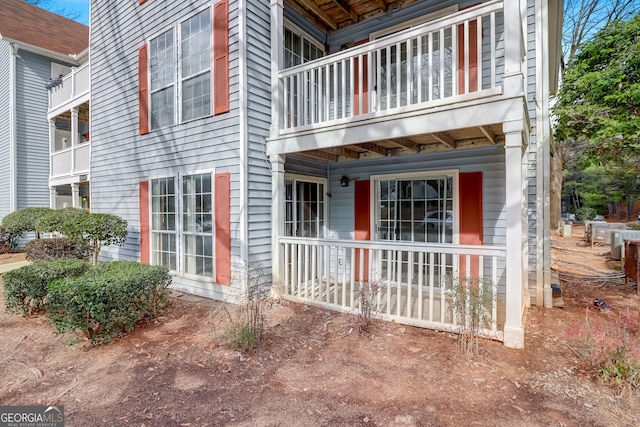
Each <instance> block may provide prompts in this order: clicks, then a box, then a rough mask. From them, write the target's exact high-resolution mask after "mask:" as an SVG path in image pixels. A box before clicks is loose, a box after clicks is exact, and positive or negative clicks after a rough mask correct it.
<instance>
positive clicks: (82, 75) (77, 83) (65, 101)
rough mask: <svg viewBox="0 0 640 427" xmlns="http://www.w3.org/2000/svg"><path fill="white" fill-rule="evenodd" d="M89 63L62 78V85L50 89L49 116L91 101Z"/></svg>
mask: <svg viewBox="0 0 640 427" xmlns="http://www.w3.org/2000/svg"><path fill="white" fill-rule="evenodd" d="M90 82H91V75H90V64H89V62H86V63H84V64H83V65H81V66H80V67H78V68H73V69H72V70H71V73H69V74H67V75H66V76H63V77H61V81H60V84H58V85H55V86H53V87H52V88H51V89H49V115H57V114H58V113H59V112H60V111H63V110H67V109H70V108H72V107H74V106H77V105H80V104H82V103H84V102H87V101H88V100H89V89H90V87H91V83H90Z"/></svg>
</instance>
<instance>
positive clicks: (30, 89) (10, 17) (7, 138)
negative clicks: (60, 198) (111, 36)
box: [0, 0, 89, 219]
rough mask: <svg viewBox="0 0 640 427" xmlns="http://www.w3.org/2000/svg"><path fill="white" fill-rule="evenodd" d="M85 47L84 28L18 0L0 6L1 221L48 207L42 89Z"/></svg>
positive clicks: (72, 63) (45, 104) (73, 63)
mask: <svg viewBox="0 0 640 427" xmlns="http://www.w3.org/2000/svg"><path fill="white" fill-rule="evenodd" d="M88 46H89V28H88V27H87V26H85V25H82V24H79V23H77V22H75V21H71V20H69V19H66V18H63V17H61V16H58V15H56V14H53V13H51V12H48V11H46V10H43V9H40V8H38V7H36V6H33V5H31V4H28V3H26V2H24V1H22V0H2V6H1V7H0V219H2V217H4V216H5V215H7V214H8V213H11V212H13V211H15V210H18V209H22V208H26V207H30V206H49V204H50V202H49V201H50V190H49V185H48V180H49V160H50V159H49V130H50V126H49V123H48V120H47V109H48V102H49V98H48V93H47V87H46V85H48V84H50V83H51V81H52V80H53V79H55V78H57V77H59V76H60V75H61V74H66V73H68V72H69V71H70V70H71V67H75V66H77V65H78V64H79V61H80V60H81V55H82V52H83V51H85V50H86V49H87V47H88Z"/></svg>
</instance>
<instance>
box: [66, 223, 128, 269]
mask: <svg viewBox="0 0 640 427" xmlns="http://www.w3.org/2000/svg"><path fill="white" fill-rule="evenodd" d="M62 232H63V233H64V234H65V235H66V236H68V237H71V238H72V239H84V240H88V241H89V242H90V243H91V250H92V252H93V263H94V264H97V263H98V254H99V253H100V248H101V247H102V246H109V245H114V244H115V245H124V242H125V240H126V238H127V233H128V231H127V221H125V220H124V219H122V218H120V217H119V216H117V215H111V214H101V213H87V214H85V215H77V216H74V217H73V220H72V221H64V224H63V227H62Z"/></svg>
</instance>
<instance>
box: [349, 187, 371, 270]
mask: <svg viewBox="0 0 640 427" xmlns="http://www.w3.org/2000/svg"><path fill="white" fill-rule="evenodd" d="M353 194H354V200H353V205H354V212H353V214H354V215H353V216H354V228H353V229H354V233H353V239H354V240H371V215H370V212H369V209H370V206H371V203H370V202H371V199H370V197H371V192H370V182H369V181H368V180H367V181H355V188H354V191H353ZM368 265H369V253H368V251H364V277H362V278H360V251H359V250H356V259H355V263H354V264H353V266H354V268H355V279H356V280H357V281H359V280H362V281H365V282H366V281H368V280H369V274H368V273H369V272H368V271H367V270H368Z"/></svg>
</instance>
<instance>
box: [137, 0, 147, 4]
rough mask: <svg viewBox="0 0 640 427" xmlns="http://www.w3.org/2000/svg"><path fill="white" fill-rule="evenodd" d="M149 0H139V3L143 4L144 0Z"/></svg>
mask: <svg viewBox="0 0 640 427" xmlns="http://www.w3.org/2000/svg"><path fill="white" fill-rule="evenodd" d="M146 1H147V0H138V4H142V3H144V2H146Z"/></svg>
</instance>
